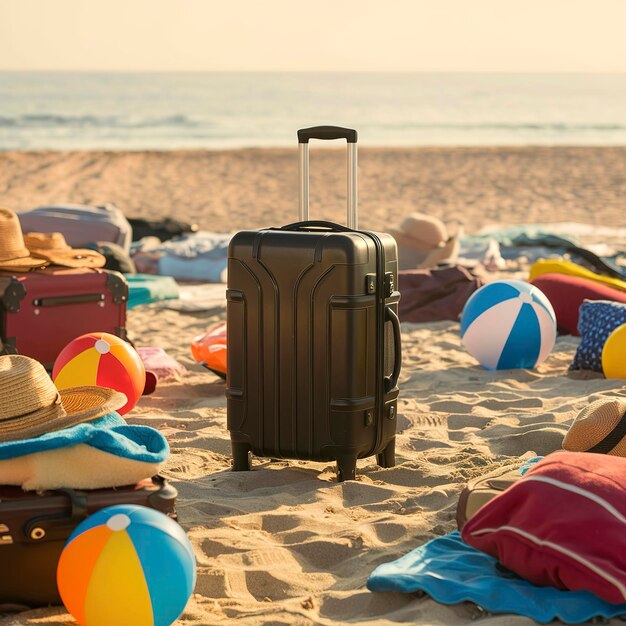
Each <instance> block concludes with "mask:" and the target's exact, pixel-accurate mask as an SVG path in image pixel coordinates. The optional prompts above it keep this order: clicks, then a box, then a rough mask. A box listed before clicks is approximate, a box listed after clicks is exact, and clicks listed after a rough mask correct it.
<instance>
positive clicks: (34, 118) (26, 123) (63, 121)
mask: <svg viewBox="0 0 626 626" xmlns="http://www.w3.org/2000/svg"><path fill="white" fill-rule="evenodd" d="M202 125H203V124H202V123H201V122H199V121H198V120H194V119H192V118H190V117H189V116H187V115H184V114H174V115H167V116H164V117H154V118H150V117H145V118H137V119H133V118H131V117H122V116H115V115H110V116H107V115H103V116H96V115H59V114H56V113H36V114H24V115H19V116H16V117H0V128H2V127H4V128H58V127H62V128H65V127H73V128H85V127H91V128H129V129H132V128H160V127H177V128H197V127H198V126H202Z"/></svg>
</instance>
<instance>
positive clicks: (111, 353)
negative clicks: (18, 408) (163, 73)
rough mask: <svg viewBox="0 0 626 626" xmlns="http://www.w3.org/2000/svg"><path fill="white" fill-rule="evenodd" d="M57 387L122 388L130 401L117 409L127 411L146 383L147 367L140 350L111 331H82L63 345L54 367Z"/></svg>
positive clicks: (123, 412) (53, 373) (53, 374)
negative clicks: (84, 333) (82, 333)
mask: <svg viewBox="0 0 626 626" xmlns="http://www.w3.org/2000/svg"><path fill="white" fill-rule="evenodd" d="M52 378H53V379H54V383H55V385H56V386H57V388H58V389H68V388H69V387H82V386H84V385H90V386H97V387H109V388H111V389H115V391H121V392H122V393H123V394H124V395H125V396H126V398H127V399H128V402H127V403H126V404H125V405H124V406H123V407H122V408H121V409H120V410H119V411H118V413H120V414H122V415H124V414H125V413H128V411H130V410H131V409H132V408H133V407H134V406H135V404H137V401H138V400H139V398H141V394H142V393H143V390H144V388H145V385H146V370H145V368H144V365H143V361H142V360H141V357H140V356H139V354H138V353H137V351H136V350H135V349H134V348H133V347H132V346H131V345H130V344H129V343H128V342H126V341H124V340H123V339H120V338H119V337H116V336H115V335H111V334H109V333H88V334H86V335H81V336H80V337H77V338H76V339H74V340H73V341H70V343H68V344H67V346H65V348H63V350H62V351H61V353H60V354H59V356H58V357H57V359H56V361H55V362H54V368H53V370H52Z"/></svg>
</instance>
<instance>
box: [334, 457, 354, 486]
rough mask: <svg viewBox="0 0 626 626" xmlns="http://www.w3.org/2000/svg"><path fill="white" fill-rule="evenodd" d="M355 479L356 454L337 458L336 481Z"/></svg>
mask: <svg viewBox="0 0 626 626" xmlns="http://www.w3.org/2000/svg"><path fill="white" fill-rule="evenodd" d="M355 479H356V456H344V457H341V458H338V459H337V482H340V483H342V482H343V481H344V480H355Z"/></svg>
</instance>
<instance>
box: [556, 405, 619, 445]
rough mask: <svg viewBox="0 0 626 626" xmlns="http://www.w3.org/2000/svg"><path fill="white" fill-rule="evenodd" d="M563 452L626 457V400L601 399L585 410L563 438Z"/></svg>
mask: <svg viewBox="0 0 626 626" xmlns="http://www.w3.org/2000/svg"><path fill="white" fill-rule="evenodd" d="M563 449H564V450H570V451H572V452H598V453H601V454H612V455H614V456H625V457H626V398H603V399H601V400H596V401H595V402H592V403H591V404H590V405H589V406H587V407H585V408H584V409H583V410H582V411H581V412H580V413H579V414H578V416H577V417H576V420H575V421H574V423H573V424H572V425H571V426H570V429H569V431H568V432H567V434H566V435H565V439H564V440H563Z"/></svg>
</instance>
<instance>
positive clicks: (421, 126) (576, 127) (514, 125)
mask: <svg viewBox="0 0 626 626" xmlns="http://www.w3.org/2000/svg"><path fill="white" fill-rule="evenodd" d="M381 127H382V128H385V129H386V130H394V129H396V130H403V129H406V130H409V129H415V130H426V129H433V130H505V131H516V130H536V131H559V132H564V133H568V132H579V131H587V130H589V131H616V130H626V124H619V123H606V124H602V123H591V124H589V123H587V124H573V123H565V122H476V123H470V122H459V123H455V122H432V123H414V124H381Z"/></svg>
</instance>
